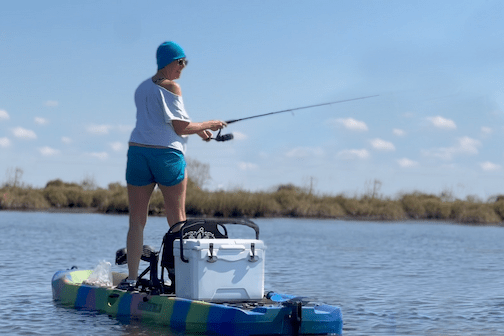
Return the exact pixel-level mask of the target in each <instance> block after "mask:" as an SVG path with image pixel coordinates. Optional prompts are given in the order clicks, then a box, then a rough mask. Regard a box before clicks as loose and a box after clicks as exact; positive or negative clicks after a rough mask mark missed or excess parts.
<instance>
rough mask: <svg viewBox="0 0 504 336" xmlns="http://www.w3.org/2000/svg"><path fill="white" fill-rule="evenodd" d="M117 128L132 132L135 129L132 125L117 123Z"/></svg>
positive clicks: (123, 131) (122, 131)
mask: <svg viewBox="0 0 504 336" xmlns="http://www.w3.org/2000/svg"><path fill="white" fill-rule="evenodd" d="M115 128H116V129H117V130H118V131H119V132H121V133H130V132H131V131H132V130H133V126H131V125H117V126H115Z"/></svg>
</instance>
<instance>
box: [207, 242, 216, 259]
mask: <svg viewBox="0 0 504 336" xmlns="http://www.w3.org/2000/svg"><path fill="white" fill-rule="evenodd" d="M216 261H217V257H216V256H215V254H214V250H213V243H210V245H209V246H208V259H207V262H209V263H214V262H216Z"/></svg>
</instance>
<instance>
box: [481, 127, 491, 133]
mask: <svg viewBox="0 0 504 336" xmlns="http://www.w3.org/2000/svg"><path fill="white" fill-rule="evenodd" d="M481 133H483V135H490V134H492V133H493V129H492V128H490V127H485V126H481Z"/></svg>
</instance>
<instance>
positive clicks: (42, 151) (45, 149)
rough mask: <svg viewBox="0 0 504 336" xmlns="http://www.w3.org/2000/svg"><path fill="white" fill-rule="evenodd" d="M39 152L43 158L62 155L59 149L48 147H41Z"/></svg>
mask: <svg viewBox="0 0 504 336" xmlns="http://www.w3.org/2000/svg"><path fill="white" fill-rule="evenodd" d="M38 150H39V152H40V154H42V155H43V156H54V155H58V154H59V153H60V151H59V150H58V149H54V148H51V147H48V146H45V147H41V148H39V149H38Z"/></svg>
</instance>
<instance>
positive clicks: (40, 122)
mask: <svg viewBox="0 0 504 336" xmlns="http://www.w3.org/2000/svg"><path fill="white" fill-rule="evenodd" d="M35 123H36V124H38V125H46V124H48V123H49V121H47V119H45V118H41V117H35Z"/></svg>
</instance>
